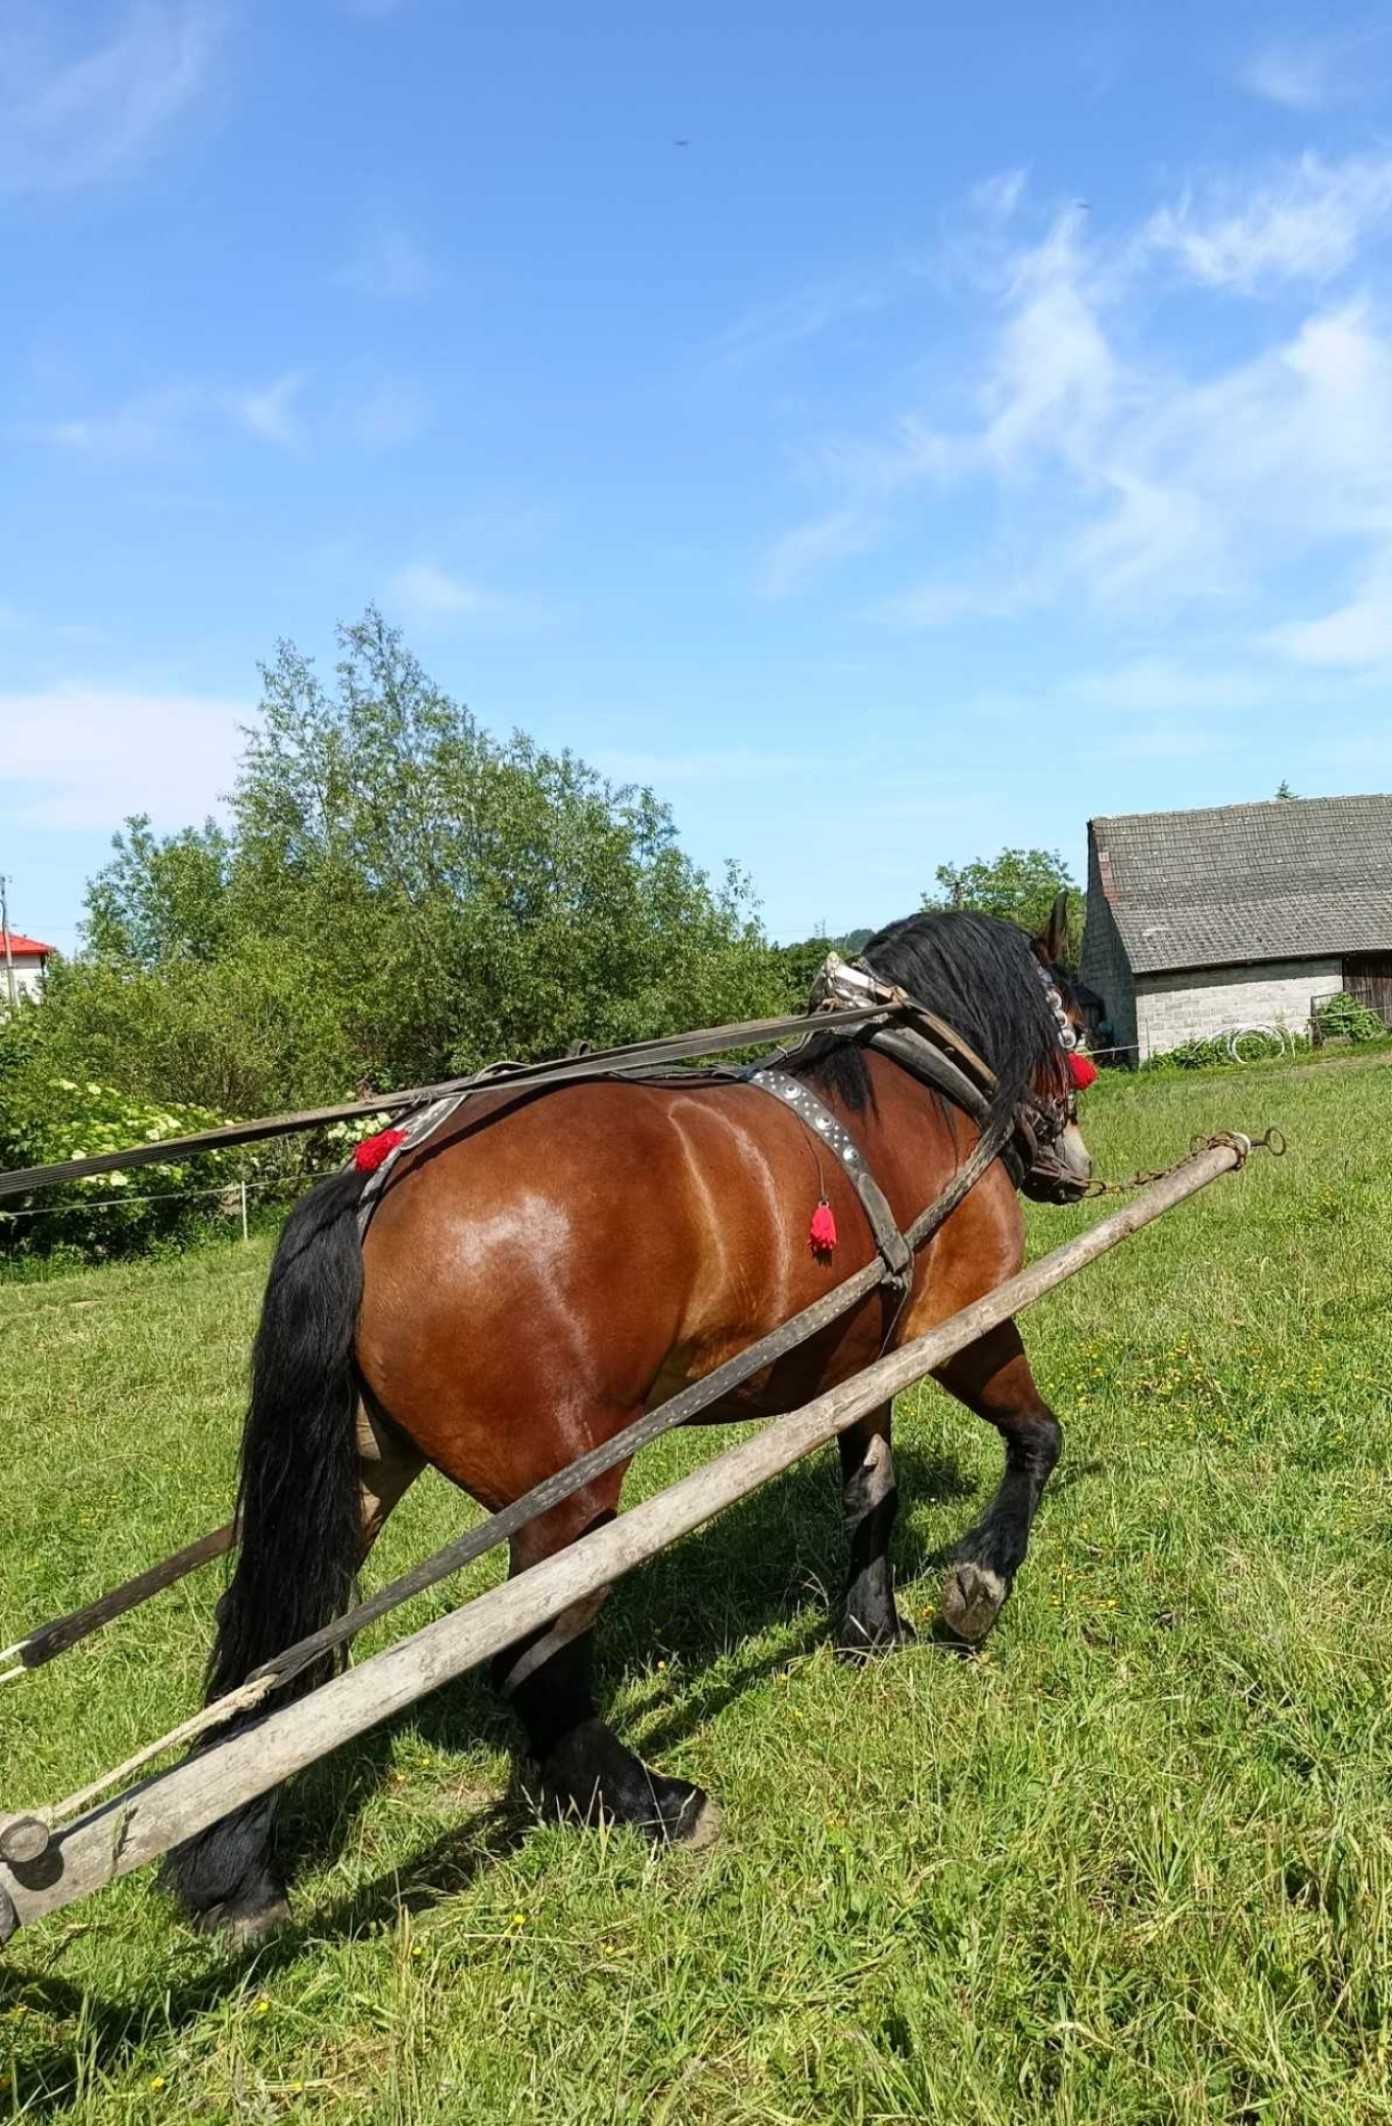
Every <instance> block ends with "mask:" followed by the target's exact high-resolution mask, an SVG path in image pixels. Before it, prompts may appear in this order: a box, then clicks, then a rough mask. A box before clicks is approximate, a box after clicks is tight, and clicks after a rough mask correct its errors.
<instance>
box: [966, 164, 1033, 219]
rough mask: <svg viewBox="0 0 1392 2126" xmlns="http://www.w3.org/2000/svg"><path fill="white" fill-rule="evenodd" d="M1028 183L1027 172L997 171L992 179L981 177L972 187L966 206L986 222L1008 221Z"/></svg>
mask: <svg viewBox="0 0 1392 2126" xmlns="http://www.w3.org/2000/svg"><path fill="white" fill-rule="evenodd" d="M1028 182H1029V172H1028V171H1027V170H998V171H997V172H996V174H995V176H994V177H983V178H982V180H981V182H980V184H975V185H973V186H972V188H971V191H970V192H969V194H968V195H967V198H968V204H969V205H970V206H971V207H972V208H973V209H974V211H975V212H976V213H977V214H980V215H981V216H982V217H983V218H984V219H986V220H988V221H1009V220H1010V217H1011V216H1012V215H1013V214H1014V212H1015V209H1016V208H1017V207H1018V206H1019V204H1020V201H1021V199H1022V198H1023V197H1024V192H1025V186H1026V185H1027V184H1028Z"/></svg>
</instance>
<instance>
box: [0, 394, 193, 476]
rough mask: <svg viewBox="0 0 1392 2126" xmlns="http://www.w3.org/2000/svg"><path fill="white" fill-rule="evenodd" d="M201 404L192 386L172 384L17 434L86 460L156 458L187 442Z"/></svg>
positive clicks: (28, 440)
mask: <svg viewBox="0 0 1392 2126" xmlns="http://www.w3.org/2000/svg"><path fill="white" fill-rule="evenodd" d="M201 405H202V394H201V393H200V392H199V391H198V390H196V389H195V388H194V387H193V386H191V385H187V384H169V385H164V386H161V387H160V388H159V389H157V390H154V391H145V392H138V393H137V394H136V395H135V396H134V397H133V398H130V399H126V400H125V401H124V402H123V403H122V404H120V405H118V406H111V407H108V408H106V409H105V410H104V411H103V412H100V413H85V414H73V415H68V416H65V417H64V418H63V419H61V420H57V421H46V422H39V423H36V424H32V425H30V426H27V427H21V428H20V430H19V434H20V436H21V438H22V439H23V440H24V441H27V442H37V443H49V444H52V445H53V446H54V447H55V448H56V449H59V450H64V451H70V452H72V453H73V454H74V455H78V456H82V457H91V458H147V457H154V456H156V455H157V454H158V453H160V452H161V451H164V450H168V449H170V448H172V447H173V446H175V445H176V444H177V443H179V442H180V441H181V440H183V438H184V437H185V435H186V434H187V431H188V427H189V423H190V421H191V420H192V419H193V418H194V416H195V415H196V414H197V413H198V411H199V410H200V407H201Z"/></svg>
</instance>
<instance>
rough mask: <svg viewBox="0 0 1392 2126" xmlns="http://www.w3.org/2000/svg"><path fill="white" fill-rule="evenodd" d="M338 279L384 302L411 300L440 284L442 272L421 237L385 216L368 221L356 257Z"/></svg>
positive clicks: (359, 291) (355, 290)
mask: <svg viewBox="0 0 1392 2126" xmlns="http://www.w3.org/2000/svg"><path fill="white" fill-rule="evenodd" d="M334 278H335V279H336V281H337V282H338V284H339V286H340V287H343V288H351V289H353V290H354V292H355V293H356V294H358V295H370V296H374V297H376V298H377V299H378V300H380V301H382V302H409V301H412V300H414V299H415V298H417V297H420V296H423V295H429V294H430V293H431V291H432V289H435V288H438V287H439V285H440V274H439V272H438V270H437V268H436V266H435V264H434V262H433V261H432V259H431V257H430V254H429V252H428V251H427V250H426V249H425V246H424V245H423V244H422V243H421V242H420V239H419V238H418V237H416V236H413V235H412V233H411V231H410V230H409V229H407V228H404V227H403V226H402V224H401V223H400V222H396V221H392V220H390V219H389V218H387V217H386V216H384V215H380V216H377V217H376V218H375V219H374V220H373V221H371V222H370V223H369V224H368V227H367V228H366V229H365V230H364V232H363V235H362V238H361V240H360V242H359V244H358V247H357V249H356V250H355V252H354V253H353V256H352V258H350V259H349V261H348V263H347V265H346V266H344V267H343V268H342V269H341V271H340V272H338V273H337V274H335V276H334Z"/></svg>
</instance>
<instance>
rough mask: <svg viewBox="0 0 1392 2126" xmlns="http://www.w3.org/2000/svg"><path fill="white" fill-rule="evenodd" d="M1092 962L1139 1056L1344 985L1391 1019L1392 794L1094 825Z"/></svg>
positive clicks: (1123, 1037) (1285, 1019)
mask: <svg viewBox="0 0 1392 2126" xmlns="http://www.w3.org/2000/svg"><path fill="white" fill-rule="evenodd" d="M1081 973H1082V978H1083V980H1084V981H1085V982H1086V983H1087V984H1088V985H1089V986H1090V987H1091V988H1093V989H1095V990H1096V991H1097V992H1098V993H1099V994H1100V996H1101V997H1102V998H1103V1000H1104V1005H1105V1019H1106V1023H1107V1026H1108V1028H1109V1029H1110V1031H1109V1033H1108V1034H1107V1036H1106V1038H1107V1039H1109V1040H1110V1041H1111V1042H1112V1043H1114V1044H1115V1045H1116V1046H1117V1047H1120V1048H1126V1049H1132V1050H1134V1051H1135V1052H1136V1054H1137V1056H1138V1057H1139V1059H1140V1060H1144V1059H1145V1057H1147V1056H1152V1055H1159V1054H1163V1053H1164V1051H1165V1050H1167V1049H1171V1048H1177V1047H1179V1046H1180V1045H1181V1044H1182V1043H1183V1042H1186V1041H1196V1040H1206V1039H1209V1038H1211V1037H1212V1036H1213V1035H1215V1034H1221V1033H1224V1032H1227V1031H1228V1030H1230V1029H1231V1028H1233V1027H1237V1026H1253V1025H1256V1026H1283V1027H1286V1028H1288V1029H1289V1030H1291V1031H1302V1030H1304V1029H1305V1028H1306V1027H1307V1026H1308V1025H1309V1022H1310V1019H1311V1016H1312V1013H1313V1012H1314V1010H1315V1009H1317V1007H1318V1005H1319V1003H1320V1002H1321V1001H1322V1000H1323V999H1324V998H1326V997H1329V996H1332V995H1334V994H1336V993H1337V992H1338V991H1340V990H1345V989H1347V990H1351V991H1352V992H1353V993H1354V994H1355V995H1357V996H1359V997H1361V998H1362V999H1363V1001H1364V1002H1365V1003H1368V1004H1370V1005H1372V1007H1373V1008H1374V1009H1375V1010H1377V1011H1380V1012H1381V1014H1382V1016H1383V1017H1384V1018H1385V1019H1386V1020H1387V1022H1388V1024H1389V1025H1392V796H1387V797H1307V798H1299V797H1297V798H1278V799H1275V800H1273V801H1272V802H1271V803H1269V804H1258V805H1220V806H1217V807H1216V808H1215V809H1214V810H1212V811H1203V812H1132V813H1127V814H1124V815H1122V816H1120V817H1117V818H1113V819H1094V820H1091V821H1089V823H1088V897H1087V929H1086V933H1085V936H1084V941H1083V954H1082V966H1081ZM1099 1045H1100V1044H1099Z"/></svg>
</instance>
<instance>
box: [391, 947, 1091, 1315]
mask: <svg viewBox="0 0 1392 2126" xmlns="http://www.w3.org/2000/svg"><path fill="white" fill-rule="evenodd" d="M1040 972H1041V974H1043V973H1044V970H1043V969H1042V968H1041V969H1040ZM1045 981H1046V983H1047V982H1048V978H1047V976H1045ZM1048 986H1049V987H1050V989H1051V990H1052V987H1053V985H1052V984H1048ZM1053 993H1054V995H1055V996H1056V995H1057V992H1056V991H1054V992H1053ZM813 1000H814V1005H815V1008H816V1009H817V1010H818V1011H819V1012H820V1011H826V1012H834V1011H836V1010H837V1009H838V1008H839V1007H843V1006H846V1005H853V1004H866V1003H873V1004H877V1005H882V1006H883V1007H884V1011H885V1018H884V1021H883V1022H880V1021H878V1020H876V1021H872V1022H871V1030H870V1031H869V1032H868V1033H867V1034H866V1035H865V1036H864V1038H865V1040H866V1043H867V1045H868V1046H869V1047H872V1048H877V1049H879V1050H880V1052H881V1053H882V1054H884V1055H887V1056H889V1057H890V1058H891V1060H892V1061H894V1062H895V1063H897V1064H899V1065H900V1067H901V1068H902V1069H904V1070H907V1071H908V1072H909V1073H910V1075H911V1076H913V1077H915V1078H917V1079H918V1080H919V1082H920V1083H922V1084H925V1085H929V1086H931V1087H932V1088H933V1089H934V1091H936V1092H939V1093H941V1094H942V1095H943V1096H944V1097H945V1098H946V1099H948V1100H950V1101H951V1102H952V1104H953V1105H954V1106H955V1107H958V1108H960V1109H961V1110H962V1112H963V1113H964V1114H966V1115H968V1116H969V1117H970V1119H971V1120H972V1121H973V1122H975V1123H976V1124H977V1126H978V1128H980V1129H981V1130H982V1132H983V1135H982V1138H981V1140H980V1142H979V1143H978V1145H977V1147H976V1149H975V1151H974V1152H973V1153H972V1154H971V1155H970V1156H969V1157H968V1159H967V1161H966V1162H965V1164H964V1165H963V1166H962V1167H961V1168H960V1169H959V1170H958V1172H957V1174H956V1175H955V1176H954V1177H953V1179H952V1181H951V1182H949V1184H948V1186H947V1187H946V1188H945V1189H944V1190H943V1192H942V1193H941V1195H939V1196H938V1198H937V1199H936V1201H935V1202H934V1203H932V1204H930V1205H929V1206H928V1208H927V1209H926V1210H925V1211H923V1212H921V1213H920V1214H919V1216H918V1218H916V1219H915V1220H914V1223H913V1225H912V1226H911V1227H910V1228H909V1231H908V1233H907V1234H905V1233H904V1232H903V1231H901V1229H900V1227H899V1224H898V1221H897V1220H896V1218H895V1216H894V1213H893V1211H892V1210H891V1209H890V1206H889V1200H888V1198H887V1197H886V1195H885V1193H884V1190H883V1189H882V1188H881V1187H880V1185H879V1183H878V1181H877V1180H876V1179H875V1176H874V1173H873V1172H872V1171H871V1168H870V1166H869V1163H868V1161H867V1160H866V1157H865V1154H864V1152H863V1151H862V1150H861V1148H860V1146H859V1145H858V1144H857V1142H856V1140H855V1137H854V1135H853V1134H852V1132H851V1131H850V1130H849V1129H847V1127H846V1125H845V1124H844V1123H843V1122H841V1121H839V1120H838V1119H837V1117H836V1116H835V1115H834V1114H833V1113H832V1111H831V1109H830V1108H829V1107H828V1106H827V1105H826V1104H825V1102H824V1101H822V1100H820V1099H818V1097H817V1095H816V1093H814V1092H813V1091H812V1089H811V1087H810V1086H809V1085H808V1084H807V1083H806V1082H805V1081H804V1080H803V1079H801V1078H797V1077H794V1076H792V1075H791V1073H789V1072H788V1071H786V1070H780V1069H778V1068H777V1067H776V1066H761V1067H755V1068H750V1069H744V1070H723V1071H722V1070H708V1071H703V1072H700V1073H698V1074H693V1073H692V1072H691V1071H689V1070H687V1069H685V1068H679V1069H677V1070H674V1071H673V1072H672V1073H671V1075H670V1076H668V1077H666V1078H665V1079H664V1078H662V1077H661V1076H659V1074H657V1073H647V1072H645V1073H642V1074H641V1075H640V1074H638V1073H616V1074H615V1075H616V1077H624V1078H628V1079H629V1081H630V1082H638V1083H642V1082H644V1081H645V1080H646V1081H647V1082H649V1083H654V1082H658V1083H660V1082H666V1083H671V1082H672V1081H673V1079H676V1080H677V1081H678V1082H685V1083H690V1082H691V1080H692V1077H693V1076H698V1077H699V1079H700V1080H701V1081H702V1082H707V1083H726V1084H740V1083H743V1084H746V1085H752V1086H754V1087H755V1088H756V1089H757V1090H758V1091H759V1092H762V1093H767V1094H768V1095H769V1096H770V1097H771V1098H772V1099H775V1100H778V1101H780V1102H781V1103H782V1104H783V1105H784V1106H785V1107H787V1108H789V1109H790V1110H791V1111H792V1113H793V1114H795V1115H796V1116H797V1117H798V1120H799V1121H800V1122H801V1123H802V1124H803V1125H804V1127H805V1128H806V1129H807V1130H808V1131H809V1132H810V1134H811V1135H812V1136H813V1137H814V1138H815V1139H816V1140H817V1142H818V1143H820V1144H824V1145H825V1146H826V1147H827V1149H828V1151H830V1152H831V1153H832V1154H833V1155H834V1157H835V1159H836V1162H837V1164H838V1166H839V1167H840V1168H841V1170H842V1172H843V1173H844V1174H845V1175H846V1176H847V1178H848V1179H849V1181H850V1182H851V1184H852V1186H853V1187H854V1189H855V1191H856V1194H857V1196H858V1197H859V1198H860V1203H861V1208H862V1209H863V1210H864V1212H865V1216H866V1221H867V1223H868V1224H869V1227H870V1232H871V1235H872V1236H873V1239H874V1242H875V1247H876V1250H877V1252H878V1253H879V1256H880V1259H881V1262H882V1263H883V1265H884V1280H885V1282H886V1283H887V1284H888V1285H889V1286H890V1288H891V1291H893V1292H897V1293H898V1294H899V1295H901V1296H902V1295H903V1294H904V1293H905V1292H907V1290H908V1286H909V1283H910V1280H911V1278H912V1274H913V1259H914V1254H915V1251H916V1250H917V1249H918V1248H919V1247H921V1246H922V1245H923V1243H924V1241H925V1240H926V1239H928V1238H929V1237H930V1236H931V1234H932V1233H934V1232H936V1230H937V1228H938V1227H939V1226H940V1225H941V1224H942V1223H943V1221H944V1220H945V1219H946V1217H947V1216H948V1214H949V1212H951V1211H952V1210H955V1208H956V1207H957V1205H958V1203H960V1202H961V1200H962V1198H963V1196H965V1195H966V1194H967V1193H968V1192H969V1190H970V1189H971V1188H973V1187H974V1186H975V1184H976V1182H977V1181H978V1180H979V1179H980V1177H981V1175H982V1174H983V1173H984V1172H985V1171H986V1169H987V1167H988V1166H990V1165H991V1164H992V1163H993V1161H994V1160H995V1159H997V1158H999V1159H1000V1160H1001V1161H1002V1162H1003V1164H1004V1165H1005V1167H1006V1169H1007V1171H1008V1172H1009V1174H1010V1177H1011V1180H1012V1182H1013V1183H1014V1185H1015V1187H1016V1188H1019V1187H1020V1186H1021V1185H1022V1184H1023V1183H1024V1182H1025V1181H1027V1180H1029V1179H1030V1178H1031V1177H1038V1178H1039V1180H1040V1181H1041V1183H1048V1182H1049V1180H1050V1178H1051V1176H1054V1175H1056V1174H1057V1173H1058V1171H1059V1170H1058V1169H1056V1168H1054V1166H1053V1164H1052V1162H1051V1161H1050V1159H1049V1156H1048V1146H1049V1144H1050V1143H1052V1141H1053V1139H1054V1138H1055V1137H1057V1136H1058V1135H1060V1134H1061V1133H1062V1130H1063V1128H1064V1127H1065V1126H1066V1124H1067V1122H1068V1120H1069V1119H1070V1118H1069V1114H1068V1111H1067V1107H1066V1106H1065V1109H1064V1111H1063V1112H1062V1113H1061V1114H1057V1115H1056V1114H1053V1113H1051V1111H1050V1109H1049V1108H1046V1107H1045V1106H1044V1105H1043V1103H1040V1102H1037V1101H1036V1102H1034V1103H1033V1106H1032V1109H1031V1110H1030V1111H1028V1112H1027V1111H1026V1110H1024V1109H1021V1110H1020V1111H1019V1112H1018V1113H1017V1114H1015V1115H1014V1116H1013V1117H1012V1118H1011V1123H1010V1128H1009V1131H1008V1133H1007V1134H1005V1135H1003V1136H1002V1135H1001V1134H1000V1132H999V1131H998V1130H993V1129H992V1127H991V1097H990V1096H991V1094H992V1093H993V1092H994V1091H995V1089H996V1084H997V1080H996V1075H995V1073H994V1071H992V1070H991V1068H990V1066H989V1065H988V1064H987V1063H985V1062H983V1060H982V1058H981V1057H980V1056H979V1055H977V1053H976V1051H975V1049H973V1048H972V1047H971V1046H970V1044H969V1043H968V1042H966V1041H964V1040H963V1038H962V1036H961V1035H960V1034H959V1033H958V1032H957V1031H956V1029H955V1027H952V1026H949V1025H948V1024H947V1022H946V1020H944V1019H941V1018H939V1017H938V1015H937V1013H936V1012H932V1011H929V1010H928V1009H927V1007H926V1006H924V1005H922V1004H919V1003H918V1002H917V1001H916V1000H915V999H914V998H913V997H911V996H910V995H909V994H908V992H907V991H906V990H903V989H900V988H898V987H897V986H896V985H895V984H893V983H889V982H886V981H884V980H883V979H882V978H881V977H880V976H879V975H877V974H875V973H874V971H873V970H872V969H870V968H868V967H866V966H865V965H864V964H863V963H849V962H847V961H845V960H842V959H841V958H840V956H839V955H838V954H837V953H834V952H833V953H829V954H828V955H827V958H826V961H825V962H824V964H823V966H822V969H821V971H820V973H819V974H818V977H817V981H816V984H815V986H814V989H813ZM1058 1016H1059V1018H1060V1020H1061V1022H1062V1025H1063V1026H1064V1027H1066V1029H1067V1032H1068V1033H1069V1034H1072V1028H1071V1026H1067V1021H1066V1018H1065V1016H1064V1014H1063V1010H1062V1005H1061V1004H1059V1006H1058ZM807 1038H808V1039H814V1038H815V1035H808V1036H807ZM1075 1038H1076V1037H1075ZM1060 1043H1061V1045H1063V1036H1062V1032H1061V1034H1060ZM799 1045H802V1044H799ZM796 1054H797V1050H796V1049H793V1050H790V1051H785V1052H784V1054H783V1055H782V1057H781V1058H780V1060H782V1061H792V1060H793V1058H794V1057H795V1056H796ZM509 1076H510V1072H509V1069H508V1066H507V1065H501V1066H499V1067H498V1069H497V1071H496V1075H495V1076H494V1078H493V1079H492V1082H493V1083H496V1084H498V1085H503V1086H505V1085H506V1084H507V1083H508V1080H509ZM579 1076H580V1073H578V1072H577V1077H579ZM557 1082H559V1083H562V1084H564V1083H565V1082H567V1081H566V1080H565V1078H564V1077H561V1078H560V1079H559V1080H558V1081H557ZM475 1089H477V1090H484V1089H487V1086H486V1085H485V1086H477V1084H476V1085H475V1087H472V1088H470V1089H469V1090H465V1091H461V1092H453V1093H448V1094H445V1095H443V1096H442V1097H441V1098H439V1099H436V1100H432V1101H430V1102H429V1103H428V1104H427V1105H426V1106H424V1107H421V1108H418V1109H417V1110H416V1111H415V1112H414V1113H413V1114H411V1115H409V1116H407V1117H406V1118H405V1121H404V1123H403V1125H402V1134H401V1137H400V1139H399V1141H398V1142H397V1144H396V1145H395V1146H394V1147H393V1149H392V1150H391V1151H390V1152H389V1154H388V1155H387V1157H386V1158H385V1159H384V1160H383V1161H382V1163H381V1164H380V1165H379V1166H377V1167H376V1168H375V1169H374V1170H373V1171H372V1173H370V1174H369V1175H368V1177H367V1180H366V1182H365V1183H364V1186H363V1191H362V1195H361V1196H360V1198H359V1201H358V1209H357V1217H358V1231H359V1233H360V1234H362V1233H366V1231H367V1227H368V1224H369V1222H370V1221H371V1218H372V1214H373V1212H374V1211H375V1209H376V1207H377V1205H378V1203H379V1202H380V1201H381V1197H382V1190H383V1188H384V1187H385V1185H386V1182H387V1180H388V1178H389V1177H390V1175H391V1173H392V1171H393V1169H394V1168H395V1166H396V1165H397V1162H398V1161H399V1160H400V1159H401V1158H402V1157H403V1156H404V1154H405V1153H407V1152H409V1151H413V1150H415V1149H416V1148H417V1147H418V1146H419V1145H421V1144H423V1143H424V1142H425V1141H426V1139H427V1138H429V1137H432V1136H433V1135H434V1134H435V1132H436V1131H437V1130H439V1129H440V1128H442V1127H443V1125H444V1124H445V1123H447V1122H448V1121H449V1120H450V1118H451V1117H452V1116H453V1115H454V1114H455V1113H456V1112H457V1111H458V1109H459V1108H460V1107H461V1106H462V1105H463V1104H464V1102H465V1101H466V1100H467V1099H468V1098H469V1097H470V1092H471V1091H472V1090H475Z"/></svg>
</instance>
